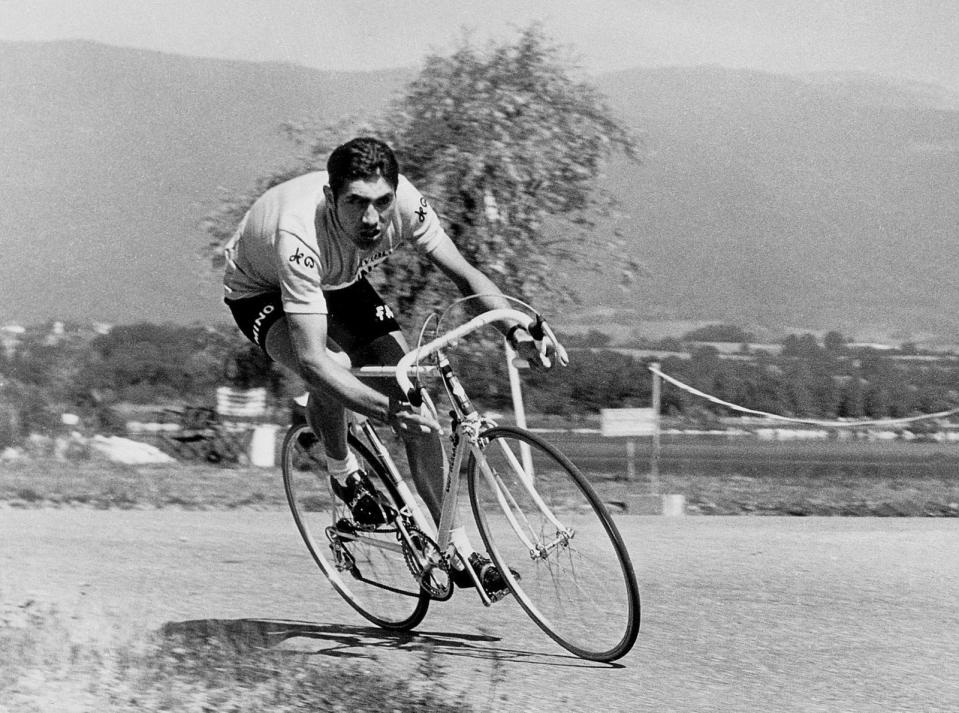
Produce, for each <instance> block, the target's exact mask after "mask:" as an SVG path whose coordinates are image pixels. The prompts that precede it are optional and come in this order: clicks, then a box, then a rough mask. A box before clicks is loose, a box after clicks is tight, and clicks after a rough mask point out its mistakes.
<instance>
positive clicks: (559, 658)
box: [159, 619, 622, 668]
mask: <svg viewBox="0 0 959 713" xmlns="http://www.w3.org/2000/svg"><path fill="white" fill-rule="evenodd" d="M159 633H160V635H161V636H163V637H164V638H173V639H179V640H182V641H184V642H185V643H194V644H197V643H206V642H211V641H214V642H217V643H219V644H220V645H226V646H229V647H230V648H232V649H234V650H236V651H238V652H243V651H251V650H255V649H264V648H276V647H277V646H280V645H281V644H284V645H286V649H287V650H289V651H290V652H291V653H293V652H300V653H307V654H310V655H322V656H331V657H336V658H369V659H373V658H376V656H377V655H378V654H379V653H381V652H383V651H384V650H392V651H409V652H410V653H413V654H417V655H421V654H423V653H430V654H443V655H448V656H465V657H469V658H475V659H489V660H493V659H495V660H497V661H499V662H501V663H510V662H513V663H523V664H535V665H545V666H575V667H577V668H590V667H592V668H622V665H621V664H618V663H612V664H607V663H600V662H596V661H586V660H583V659H580V658H577V657H575V656H572V655H569V654H561V653H557V654H548V653H542V652H538V651H524V650H521V649H510V648H505V647H502V646H499V645H498V644H499V642H500V641H501V639H500V638H499V637H496V636H492V635H489V634H485V633H479V634H473V633H462V632H446V631H423V630H417V631H389V630H387V629H381V628H379V627H376V626H350V625H345V624H317V623H311V622H303V621H289V620H284V619H195V620H191V621H179V622H167V623H166V624H164V625H163V626H162V627H161V628H160V631H159Z"/></svg>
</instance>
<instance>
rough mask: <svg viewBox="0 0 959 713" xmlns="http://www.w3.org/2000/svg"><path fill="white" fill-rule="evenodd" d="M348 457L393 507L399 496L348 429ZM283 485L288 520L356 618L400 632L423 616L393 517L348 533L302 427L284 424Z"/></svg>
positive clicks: (422, 598) (312, 440)
mask: <svg viewBox="0 0 959 713" xmlns="http://www.w3.org/2000/svg"><path fill="white" fill-rule="evenodd" d="M349 447H350V449H351V450H352V451H353V452H354V453H355V454H356V457H357V459H358V460H359V462H360V466H361V467H362V468H363V470H364V471H365V472H366V474H367V476H368V477H369V479H370V483H371V484H372V485H373V487H374V489H375V490H376V491H377V492H379V493H380V496H381V498H382V499H384V500H385V501H386V502H387V503H388V504H389V505H390V506H391V507H392V509H393V510H394V511H398V510H400V509H401V507H400V505H399V500H400V499H399V496H398V495H397V494H396V492H395V491H394V488H393V486H392V483H391V481H389V479H388V477H387V476H386V475H385V472H384V468H383V466H382V465H381V464H380V462H379V460H378V459H377V458H376V457H375V456H373V454H372V453H371V452H370V450H369V449H368V448H366V446H364V445H363V444H362V443H361V442H360V441H359V440H358V439H356V438H355V437H354V436H353V434H352V433H351V434H350V436H349ZM281 463H282V469H283V485H284V487H285V488H286V497H287V500H288V502H289V504H290V510H291V511H292V512H293V519H294V520H295V521H296V526H297V528H298V529H299V531H300V534H301V535H302V536H303V541H304V542H305V543H306V546H307V548H308V549H309V550H310V554H312V555H313V559H314V560H315V561H316V564H317V565H319V567H320V569H321V570H322V571H323V574H325V575H326V576H327V578H328V579H329V580H330V583H331V584H332V585H333V587H334V589H336V591H337V592H338V593H339V594H340V595H341V596H342V597H343V598H344V599H345V600H346V601H347V602H348V603H349V604H350V606H352V607H353V608H354V609H356V611H358V612H359V613H360V614H362V615H363V616H364V617H366V618H367V619H369V620H370V621H372V622H373V623H374V624H376V625H378V626H381V627H383V628H385V629H397V630H407V629H412V628H413V627H414V626H416V625H417V624H419V623H420V622H421V621H422V620H423V617H424V616H426V610H427V607H428V606H429V602H430V600H429V595H428V594H427V593H426V592H424V591H423V590H422V589H421V588H420V586H419V584H418V582H417V581H416V579H415V578H414V577H413V575H412V573H411V572H410V569H409V567H408V566H407V560H406V553H405V552H404V549H403V546H402V545H401V543H400V537H399V535H398V532H397V527H396V524H395V523H394V522H389V523H386V524H385V525H381V526H378V527H376V528H373V529H361V530H354V529H353V528H351V527H349V526H344V525H343V523H344V522H347V521H349V520H350V517H351V516H350V511H349V509H348V508H347V507H346V505H345V503H343V502H342V501H341V500H340V499H339V498H338V497H336V496H335V495H334V494H333V492H332V489H331V487H330V476H329V473H327V471H326V465H325V459H324V458H323V445H322V443H320V442H319V441H318V439H317V438H316V437H315V436H314V435H313V432H312V431H311V430H310V428H309V426H307V425H305V424H301V425H296V426H293V427H292V428H290V430H289V431H288V432H287V434H286V438H285V439H284V440H283V449H282V455H281Z"/></svg>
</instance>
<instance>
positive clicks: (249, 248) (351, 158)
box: [224, 137, 543, 591]
mask: <svg viewBox="0 0 959 713" xmlns="http://www.w3.org/2000/svg"><path fill="white" fill-rule="evenodd" d="M406 243H412V244H413V246H414V247H415V248H417V249H418V250H420V251H421V252H422V253H423V254H425V255H426V256H427V257H428V258H429V259H430V260H431V261H432V263H433V264H434V265H436V266H437V267H438V268H439V269H440V271H441V272H443V273H444V274H445V275H446V276H447V277H449V278H450V279H451V280H452V281H453V283H454V284H455V285H456V287H457V288H458V289H459V290H460V292H461V293H463V294H464V295H467V296H470V295H475V296H476V298H477V301H478V302H479V303H480V306H481V308H482V309H483V310H490V309H497V308H502V307H507V306H508V305H507V302H506V300H505V299H504V298H503V296H502V293H501V292H500V290H499V289H498V288H497V287H496V286H495V285H494V284H493V282H492V281H491V280H490V279H489V278H488V277H487V276H486V275H484V274H483V273H482V272H480V271H479V270H478V269H476V268H475V267H474V266H473V265H471V264H470V263H469V262H467V260H466V259H465V258H464V257H463V255H462V254H461V253H460V251H459V249H458V248H457V247H456V246H455V244H454V243H453V241H452V240H451V239H450V238H449V236H448V235H447V234H446V232H445V231H444V230H443V227H442V226H441V225H440V221H439V219H438V218H437V216H436V213H435V212H434V211H433V209H432V208H431V207H430V205H429V203H428V202H427V201H426V199H425V198H424V197H423V196H422V195H421V194H420V193H419V191H417V190H416V188H414V187H413V185H412V184H411V183H410V182H409V181H408V180H407V179H406V178H405V177H403V176H402V175H400V173H399V167H398V164H397V161H396V157H395V155H394V154H393V151H392V150H391V149H390V148H389V147H388V146H387V145H386V144H385V143H383V142H382V141H379V140H377V139H373V138H365V137H364V138H356V139H353V140H352V141H349V142H347V143H345V144H343V145H341V146H339V147H337V148H336V149H335V150H334V151H333V153H332V154H330V157H329V159H328V161H327V170H326V171H315V172H312V173H307V174H305V175H302V176H299V177H297V178H293V179H291V180H289V181H286V182H284V183H281V184H279V185H277V186H274V187H273V188H271V189H270V190H268V191H267V192H266V193H264V194H263V195H262V196H261V197H260V198H259V199H258V200H257V201H256V202H255V203H254V204H253V206H252V207H251V208H250V210H249V211H248V212H247V214H246V215H245V216H244V218H243V220H242V221H241V223H240V225H239V227H238V229H237V231H236V233H235V235H234V236H233V237H232V238H231V240H230V241H229V242H228V243H227V245H226V273H225V276H224V288H225V296H226V303H227V305H228V306H229V308H230V310H231V312H232V313H233V316H234V319H235V320H236V323H237V325H238V326H239V328H240V329H241V331H242V332H243V333H244V334H245V335H246V336H247V338H248V339H250V340H251V341H252V342H253V343H255V344H257V345H258V346H259V347H261V348H262V349H263V350H264V352H266V354H267V355H268V356H269V357H270V358H271V359H273V360H275V361H277V362H279V363H280V364H282V365H284V366H286V367H288V368H290V369H292V370H293V371H295V372H296V373H297V374H299V376H300V377H302V379H303V381H304V382H305V383H306V387H307V390H308V391H309V400H308V402H307V409H306V411H307V420H308V421H309V423H310V426H311V428H312V429H313V431H314V433H316V434H318V435H319V436H320V438H321V440H322V442H323V448H324V451H325V459H326V465H327V469H328V471H329V474H330V476H331V485H332V487H333V489H334V491H335V492H336V493H337V495H339V496H340V497H341V498H342V499H343V500H345V501H346V502H347V504H349V505H350V506H351V510H352V512H353V517H354V519H355V520H357V521H358V522H359V524H360V525H361V526H362V525H375V524H377V522H379V521H382V518H383V514H382V512H381V511H379V508H378V506H377V505H376V499H375V498H374V497H373V496H372V495H371V494H370V492H369V489H368V481H367V480H366V479H365V477H364V474H363V473H362V470H361V468H360V466H359V463H358V461H357V459H356V457H355V455H354V454H353V453H352V452H351V451H350V450H349V448H348V447H347V439H346V434H347V409H349V410H352V411H355V412H357V413H359V414H362V415H364V416H368V417H371V418H374V419H377V420H381V421H385V422H387V423H388V424H389V425H390V426H391V427H392V428H393V429H394V430H395V431H396V432H397V433H398V434H399V435H400V436H401V437H402V438H403V440H404V443H405V445H406V451H407V456H408V458H409V462H410V469H411V472H412V475H413V480H414V482H415V484H416V487H417V490H418V491H419V493H420V495H421V497H422V498H423V501H424V502H425V503H426V506H427V508H428V509H429V511H430V514H431V515H432V516H433V519H434V520H436V521H437V522H438V521H439V516H440V504H441V502H442V491H443V483H441V482H436V481H437V478H438V476H439V474H441V473H442V472H443V448H442V444H441V441H440V437H439V432H440V426H439V424H438V423H437V422H436V421H435V420H434V419H433V418H432V417H430V416H427V415H424V414H422V413H420V412H419V411H417V410H414V409H413V408H412V407H411V406H410V405H409V404H408V403H406V402H405V398H406V397H405V395H404V394H402V393H400V389H399V388H398V386H397V385H396V382H395V381H394V380H392V379H364V380H361V379H359V378H357V377H356V376H354V375H353V374H352V373H351V372H350V371H349V367H350V366H368V365H386V366H393V365H395V364H396V363H397V362H398V361H399V360H400V358H401V357H402V356H403V354H405V353H406V352H407V351H408V346H407V343H406V341H405V339H404V337H403V334H402V332H401V331H400V328H399V325H398V324H397V322H396V320H395V318H394V316H393V312H392V311H391V310H390V308H389V307H388V306H387V305H386V304H385V303H384V302H383V300H382V299H381V298H380V296H379V295H378V294H377V292H376V291H375V290H374V288H373V287H372V286H371V285H370V283H369V282H368V281H367V279H366V275H367V274H368V273H369V272H370V271H371V270H372V269H374V268H375V267H376V266H377V265H378V264H380V263H381V262H383V261H384V260H386V259H387V258H388V257H389V255H390V254H391V253H392V252H393V251H394V250H395V249H396V248H398V247H400V246H402V245H404V244H406ZM497 326H498V328H499V329H500V330H501V331H502V332H503V333H504V334H505V335H506V336H507V338H508V340H509V342H510V344H511V345H512V347H513V348H514V349H515V350H516V351H517V353H518V354H519V356H520V357H522V358H524V359H527V360H528V361H529V362H530V363H531V364H534V365H542V364H543V362H542V361H541V359H540V356H539V352H538V350H537V347H536V344H535V343H534V341H533V338H532V336H531V335H530V334H529V333H528V332H527V331H526V330H525V329H524V328H523V327H521V326H520V325H518V324H500V325H497ZM454 544H456V546H457V548H458V549H459V551H460V553H461V554H462V555H463V556H464V557H465V558H468V559H469V561H470V564H471V565H473V567H474V569H476V570H477V573H478V574H480V581H481V582H483V584H484V586H485V587H486V588H487V589H490V590H491V591H496V590H499V589H503V588H505V586H506V585H505V582H504V581H503V579H502V577H500V576H499V573H498V572H496V571H495V567H494V566H493V565H492V564H490V563H489V560H488V559H487V558H485V557H484V556H482V555H479V554H478V553H474V552H472V548H471V547H470V546H469V543H468V541H467V540H466V538H465V534H464V533H463V530H462V528H458V529H457V530H456V531H455V533H454ZM458 575H460V576H457V577H455V579H456V582H457V584H460V585H461V586H469V585H470V584H471V583H472V578H471V577H469V576H468V573H467V572H460V573H458ZM463 575H465V576H463Z"/></svg>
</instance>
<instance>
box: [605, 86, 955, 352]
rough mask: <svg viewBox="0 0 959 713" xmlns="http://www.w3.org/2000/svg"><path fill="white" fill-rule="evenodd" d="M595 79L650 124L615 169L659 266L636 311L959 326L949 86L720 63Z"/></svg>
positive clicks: (641, 249)
mask: <svg viewBox="0 0 959 713" xmlns="http://www.w3.org/2000/svg"><path fill="white" fill-rule="evenodd" d="M600 86H601V88H602V89H603V90H604V91H605V92H606V94H607V95H608V96H609V97H610V98H611V101H612V103H613V105H614V106H615V108H616V109H617V110H618V111H619V112H620V113H621V114H622V116H624V117H625V119H626V120H627V121H628V122H629V123H630V124H632V125H634V126H638V127H643V128H644V129H645V131H646V141H647V145H648V153H649V158H648V159H647V161H646V164H645V166H643V167H642V168H641V169H640V170H636V169H633V168H628V169H624V168H622V167H620V169H619V170H616V171H614V172H612V174H611V176H610V181H609V182H610V185H615V186H616V190H617V193H618V195H619V196H620V198H621V200H622V201H623V204H624V206H625V209H626V210H627V211H628V212H630V213H631V214H632V216H633V217H632V218H631V219H630V220H628V221H627V222H625V224H623V225H621V226H620V227H621V228H622V230H623V231H624V232H625V233H627V234H631V235H632V236H633V237H634V246H635V250H636V254H637V255H638V256H639V257H640V258H641V259H644V260H645V261H646V263H647V265H648V267H649V269H650V273H651V276H650V277H649V278H648V279H646V280H643V281H641V282H640V284H639V285H638V286H637V289H636V291H635V292H634V293H633V294H632V295H631V296H630V302H631V303H632V304H634V305H636V306H637V307H638V308H639V309H640V311H642V312H645V313H647V314H661V315H662V316H664V317H671V318H686V319H690V318H693V319H703V318H704V317H708V318H709V319H715V320H724V321H732V322H734V323H739V324H742V325H743V326H747V325H750V324H759V325H771V324H779V325H797V326H798V325H803V326H808V327H811V328H823V329H829V328H840V329H841V330H844V331H845V332H846V333H853V332H855V331H856V330H862V329H865V328H875V329H884V330H890V331H901V332H904V333H915V332H916V331H917V330H932V331H937V332H946V333H954V332H955V331H956V329H957V325H959V321H957V318H956V314H957V308H959V293H957V292H956V291H955V290H952V289H950V288H949V286H950V285H952V284H954V282H955V280H956V279H957V278H959V261H957V259H956V258H957V257H959V242H957V240H956V237H957V236H956V225H957V224H959V202H957V201H956V199H955V197H956V196H957V195H959V113H957V111H956V108H957V107H959V102H957V98H956V97H954V96H952V97H950V96H949V95H947V94H945V93H941V92H937V91H936V90H935V88H932V87H924V86H901V85H894V84H889V83H884V82H882V81H879V80H876V79H874V78H864V77H848V76H839V77H834V78H829V77H824V76H819V77H815V78H799V77H795V78H794V77H782V76H774V75H766V74H760V73H755V72H745V71H730V70H723V69H719V68H698V69H683V70H680V69H662V70H642V71H631V72H623V73H619V74H615V75H610V76H606V77H603V78H602V82H601V85H600ZM609 295H610V293H609V292H606V293H605V295H604V298H603V299H605V301H607V302H609V301H610V300H611V297H610V296H609ZM620 299H622V297H621V296H620Z"/></svg>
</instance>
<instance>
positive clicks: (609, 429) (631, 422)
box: [599, 408, 657, 437]
mask: <svg viewBox="0 0 959 713" xmlns="http://www.w3.org/2000/svg"><path fill="white" fill-rule="evenodd" d="M599 430H600V433H602V434H603V435H604V436H612V437H616V436H652V435H654V434H655V433H656V430H657V424H656V409H653V408H604V409H601V410H600V412H599Z"/></svg>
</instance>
